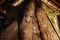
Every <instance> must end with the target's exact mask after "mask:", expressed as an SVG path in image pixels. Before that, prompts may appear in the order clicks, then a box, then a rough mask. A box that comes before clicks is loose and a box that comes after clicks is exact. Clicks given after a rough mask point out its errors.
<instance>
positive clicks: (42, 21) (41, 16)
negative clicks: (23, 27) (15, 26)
mask: <svg viewBox="0 0 60 40" xmlns="http://www.w3.org/2000/svg"><path fill="white" fill-rule="evenodd" d="M36 14H37V18H38V21H39V25H40V30H41V33H42V37H43V40H60V39H59V38H58V36H57V34H56V32H55V31H54V29H53V27H52V25H51V23H50V21H49V20H48V17H47V15H46V12H45V10H44V9H43V8H39V9H38V10H37V12H36Z"/></svg>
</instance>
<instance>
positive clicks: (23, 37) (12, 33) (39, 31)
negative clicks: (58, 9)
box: [0, 0, 60, 40]
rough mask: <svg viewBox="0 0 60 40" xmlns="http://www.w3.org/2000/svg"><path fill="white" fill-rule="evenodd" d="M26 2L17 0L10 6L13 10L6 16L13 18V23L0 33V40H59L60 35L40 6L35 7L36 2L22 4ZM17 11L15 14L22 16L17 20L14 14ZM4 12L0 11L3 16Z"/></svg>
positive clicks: (32, 0)
mask: <svg viewBox="0 0 60 40" xmlns="http://www.w3.org/2000/svg"><path fill="white" fill-rule="evenodd" d="M26 1H27V0H26ZM26 1H24V0H23V1H22V0H18V1H15V3H13V4H12V7H13V8H12V9H14V10H12V9H10V10H9V12H8V13H7V14H6V16H7V17H8V18H10V17H12V16H13V17H14V21H13V22H12V23H11V24H10V25H9V26H8V27H7V28H6V29H5V30H4V31H3V32H1V33H0V40H60V37H59V35H60V34H57V33H58V32H56V31H55V30H56V29H57V27H55V28H54V26H53V23H51V20H50V18H49V17H48V15H47V13H46V10H45V9H44V8H43V7H42V6H41V5H42V4H40V5H39V4H38V5H39V6H37V5H36V4H37V3H38V1H37V3H36V2H35V0H30V1H29V2H27V4H25V3H23V2H26ZM18 5H19V6H18ZM9 6H11V5H9ZM2 10H3V9H2ZM17 10H20V12H17V13H19V14H22V17H21V16H18V18H17V15H16V14H17V13H15V11H17ZM21 10H22V11H21ZM5 11H6V10H5ZM5 11H4V10H3V11H1V10H0V12H3V13H4V14H5ZM6 12H7V11H6ZM12 14H13V15H12ZM19 14H18V15H19ZM14 15H15V16H14ZM21 20H22V21H21ZM20 21H21V23H19V22H20ZM59 32H60V30H59Z"/></svg>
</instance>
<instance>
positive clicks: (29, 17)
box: [21, 1, 41, 40]
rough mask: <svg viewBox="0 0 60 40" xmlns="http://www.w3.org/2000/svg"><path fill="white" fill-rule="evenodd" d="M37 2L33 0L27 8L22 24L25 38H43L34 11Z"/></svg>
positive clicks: (24, 39) (34, 39) (30, 39)
mask: <svg viewBox="0 0 60 40" xmlns="http://www.w3.org/2000/svg"><path fill="white" fill-rule="evenodd" d="M34 10H35V4H34V2H33V1H31V2H30V3H29V4H28V5H27V6H26V8H25V12H24V13H25V14H24V18H23V21H22V24H21V30H22V36H23V40H41V39H40V36H39V34H40V31H39V30H38V26H37V22H36V19H35V15H34V12H35V11H34Z"/></svg>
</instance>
